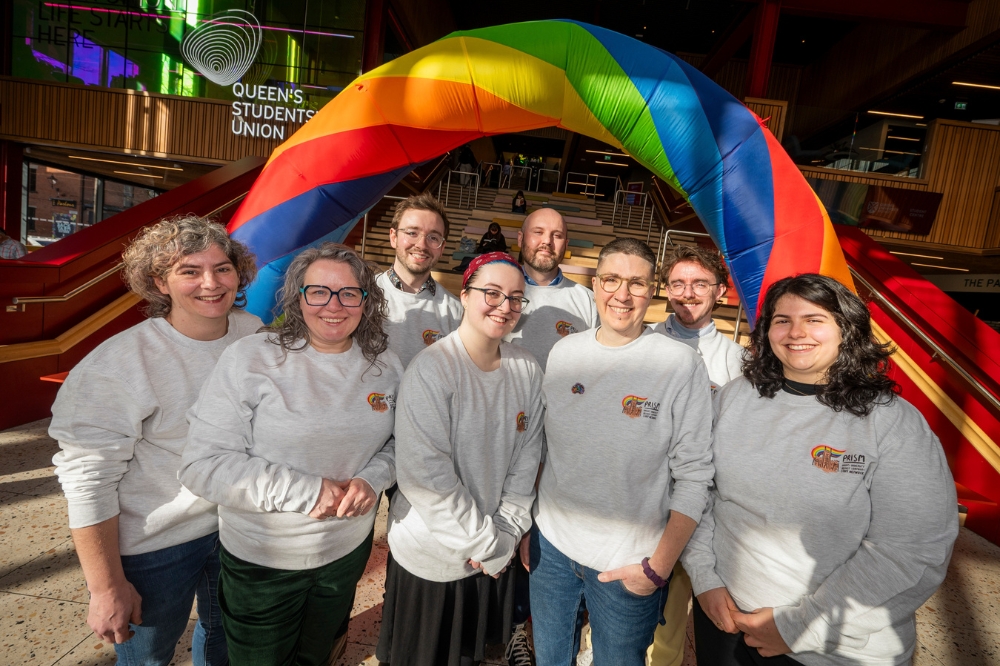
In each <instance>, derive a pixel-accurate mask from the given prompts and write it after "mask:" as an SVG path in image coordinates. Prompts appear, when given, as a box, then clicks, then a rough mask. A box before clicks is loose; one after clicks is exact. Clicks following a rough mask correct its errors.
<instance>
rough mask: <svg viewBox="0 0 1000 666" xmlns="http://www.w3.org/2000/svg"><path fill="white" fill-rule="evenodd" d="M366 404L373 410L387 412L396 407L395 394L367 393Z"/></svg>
mask: <svg viewBox="0 0 1000 666" xmlns="http://www.w3.org/2000/svg"><path fill="white" fill-rule="evenodd" d="M368 404H369V405H371V406H372V411H373V412H387V411H389V410H390V409H395V407H396V396H394V395H387V394H385V393H369V394H368Z"/></svg>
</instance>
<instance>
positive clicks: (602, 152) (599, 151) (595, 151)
mask: <svg viewBox="0 0 1000 666" xmlns="http://www.w3.org/2000/svg"><path fill="white" fill-rule="evenodd" d="M586 152H588V153H594V154H595V155H612V156H614V157H631V155H628V154H626V153H609V152H608V151H606V150H588V151H586Z"/></svg>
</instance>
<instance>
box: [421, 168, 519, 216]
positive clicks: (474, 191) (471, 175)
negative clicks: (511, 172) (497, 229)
mask: <svg viewBox="0 0 1000 666" xmlns="http://www.w3.org/2000/svg"><path fill="white" fill-rule="evenodd" d="M515 168H516V167H515ZM453 173H457V174H458V175H459V176H460V177H461V176H468V177H469V178H475V179H476V184H475V187H473V186H471V185H461V186H460V187H461V188H462V189H461V190H460V191H459V193H458V205H459V206H460V207H464V206H462V200H463V199H464V198H465V190H466V188H470V190H471V191H470V192H469V208H475V207H476V206H478V205H479V174H478V173H476V172H475V171H457V170H454V169H453V170H451V171H449V172H448V183H447V185H445V191H444V201H443V202H442V203H443V204H444V205H445V206H447V205H448V199H449V196H450V195H451V174H453ZM442 182H443V181H440V180H439V181H438V195H437V198H438V201H441V184H442ZM458 182H459V183H461V182H462V181H461V180H459V181H458ZM473 197H475V203H473Z"/></svg>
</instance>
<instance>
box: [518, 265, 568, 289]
mask: <svg viewBox="0 0 1000 666" xmlns="http://www.w3.org/2000/svg"><path fill="white" fill-rule="evenodd" d="M556 270H557V271H558V272H557V273H556V276H555V277H554V278H552V282H549V283H548V284H546V285H540V284H538V283H537V282H535V281H534V280H532V279H531V276H530V275H528V273H527V272H525V273H524V283H525V284H530V285H531V286H532V287H541V286H545V287H558V286H559V283H561V282H562V281H563V272H562V269H561V268H558V269H556Z"/></svg>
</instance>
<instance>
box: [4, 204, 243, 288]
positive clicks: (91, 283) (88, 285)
mask: <svg viewBox="0 0 1000 666" xmlns="http://www.w3.org/2000/svg"><path fill="white" fill-rule="evenodd" d="M246 195H247V193H246V192H244V193H243V194H241V195H239V196H238V197H236V198H234V199H231V200H229V201H227V202H226V203H224V204H222V205H221V206H219V207H218V208H216V209H215V210H213V211H212V212H210V213H208V214H207V215H201V216H200V217H202V218H206V219H207V218H210V217H212V216H213V215H215V214H216V213H220V212H222V211H224V210H225V209H227V208H229V207H230V206H232V205H233V204H234V203H236V202H237V201H241V200H242V199H243V198H244V197H246ZM124 265H125V263H124V262H121V261H119V262H118V263H117V264H115V265H114V266H112V267H111V268H109V269H108V270H106V271H104V272H103V273H101V274H100V275H98V276H97V277H95V278H92V279H90V280H87V281H86V282H84V283H83V284H81V285H80V286H79V287H77V288H76V289H73V290H72V291H68V292H66V293H65V294H63V295H62V296H15V297H14V298H13V299H11V302H12V303H14V305H26V304H28V303H65V302H66V301H68V300H70V299H72V298H73V297H75V296H79V295H80V294H82V293H83V292H85V291H87V290H88V289H90V288H91V287H93V286H94V285H95V284H97V283H98V282H100V281H101V280H103V279H104V278H106V277H110V276H112V275H114V274H115V273H117V272H119V271H120V270H121V269H122V267H123V266H124Z"/></svg>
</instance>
